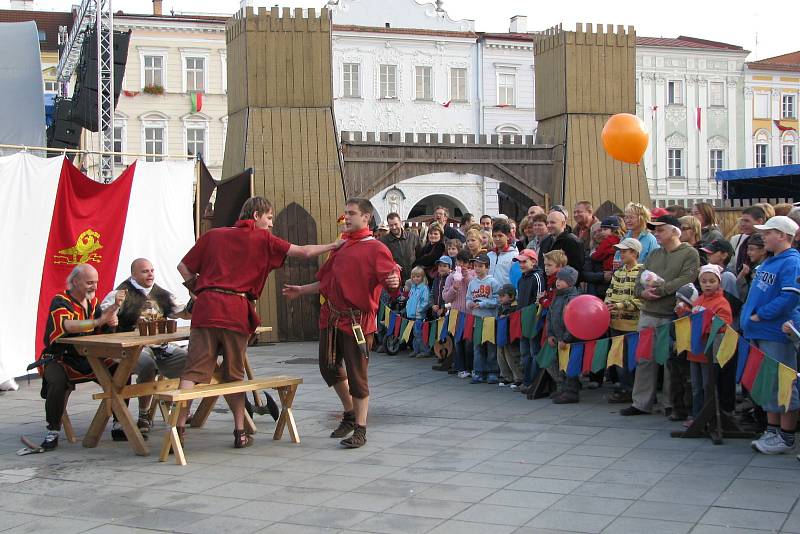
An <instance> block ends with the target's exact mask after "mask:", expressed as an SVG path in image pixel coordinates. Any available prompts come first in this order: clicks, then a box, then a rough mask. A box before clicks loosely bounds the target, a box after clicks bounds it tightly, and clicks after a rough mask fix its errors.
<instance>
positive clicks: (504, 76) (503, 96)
mask: <svg viewBox="0 0 800 534" xmlns="http://www.w3.org/2000/svg"><path fill="white" fill-rule="evenodd" d="M516 86H517V75H516V74H513V73H510V72H501V73H499V74H498V75H497V105H498V106H515V105H516V100H515V98H516V94H515V93H516Z"/></svg>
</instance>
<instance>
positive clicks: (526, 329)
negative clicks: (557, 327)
mask: <svg viewBox="0 0 800 534" xmlns="http://www.w3.org/2000/svg"><path fill="white" fill-rule="evenodd" d="M520 320H521V322H522V335H523V336H525V337H528V338H531V337H535V336H536V306H525V307H524V308H522V313H521V318H520Z"/></svg>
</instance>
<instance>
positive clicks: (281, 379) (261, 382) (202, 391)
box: [154, 375, 303, 402]
mask: <svg viewBox="0 0 800 534" xmlns="http://www.w3.org/2000/svg"><path fill="white" fill-rule="evenodd" d="M302 383H303V379H302V378H300V377H293V376H283V375H282V376H271V377H265V378H256V379H254V380H239V381H236V382H226V383H222V384H204V385H198V386H194V387H193V388H187V389H176V390H172V391H162V392H160V393H157V394H156V395H154V398H155V399H157V400H162V401H167V402H179V401H186V400H193V399H202V398H205V397H212V396H216V397H221V396H223V395H233V394H235V393H245V392H247V391H256V390H259V389H276V388H279V387H286V386H296V385H299V384H302Z"/></svg>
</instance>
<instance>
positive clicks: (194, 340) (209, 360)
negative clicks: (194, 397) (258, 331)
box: [181, 326, 250, 384]
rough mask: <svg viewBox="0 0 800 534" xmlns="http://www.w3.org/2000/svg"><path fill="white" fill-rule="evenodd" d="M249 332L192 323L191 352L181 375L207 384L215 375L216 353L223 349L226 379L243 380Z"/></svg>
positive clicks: (223, 369) (229, 380) (223, 368)
mask: <svg viewBox="0 0 800 534" xmlns="http://www.w3.org/2000/svg"><path fill="white" fill-rule="evenodd" d="M249 338H250V336H248V335H247V334H241V333H239V332H234V331H232V330H226V329H224V328H203V327H195V326H193V327H192V329H191V330H189V353H188V354H187V356H186V367H185V368H184V369H183V374H182V375H181V378H182V379H183V380H189V381H191V382H194V383H195V384H208V383H209V382H211V377H212V376H214V368H215V366H216V365H217V354H219V352H220V349H222V372H223V374H224V377H225V380H227V381H228V382H232V381H234V380H244V357H245V354H246V352H247V341H248V339H249Z"/></svg>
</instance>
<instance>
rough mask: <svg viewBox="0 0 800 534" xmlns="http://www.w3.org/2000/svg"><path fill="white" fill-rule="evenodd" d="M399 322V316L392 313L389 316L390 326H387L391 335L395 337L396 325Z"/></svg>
mask: <svg viewBox="0 0 800 534" xmlns="http://www.w3.org/2000/svg"><path fill="white" fill-rule="evenodd" d="M395 322H397V314H396V313H394V312H392V313H390V314H389V324H388V325H386V328H387V330H388V331H389V334H391V335H394V323H395Z"/></svg>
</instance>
